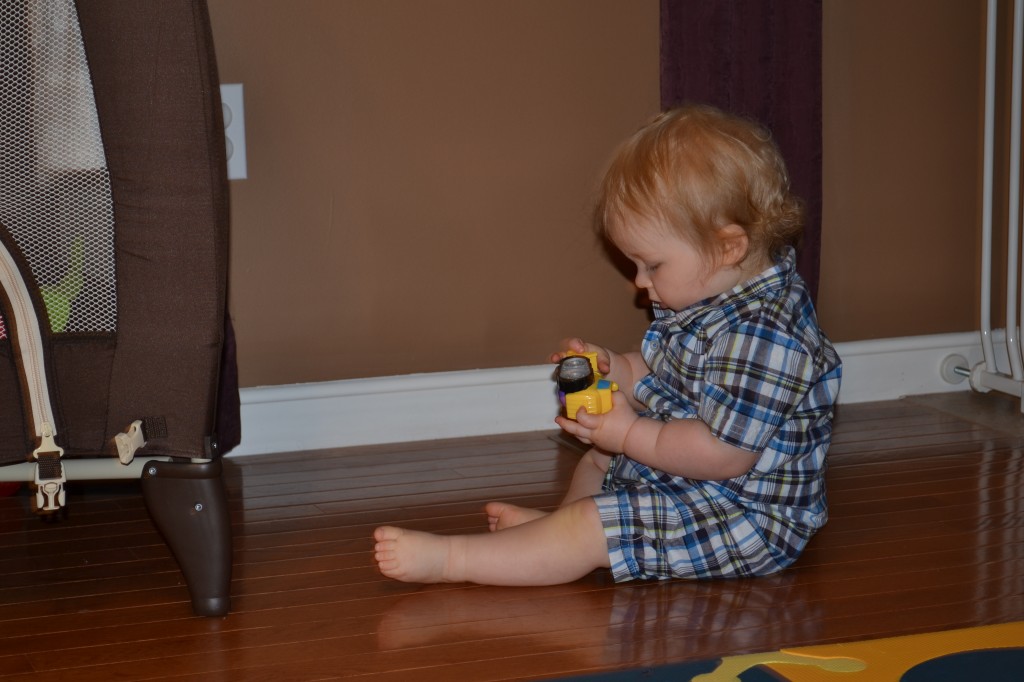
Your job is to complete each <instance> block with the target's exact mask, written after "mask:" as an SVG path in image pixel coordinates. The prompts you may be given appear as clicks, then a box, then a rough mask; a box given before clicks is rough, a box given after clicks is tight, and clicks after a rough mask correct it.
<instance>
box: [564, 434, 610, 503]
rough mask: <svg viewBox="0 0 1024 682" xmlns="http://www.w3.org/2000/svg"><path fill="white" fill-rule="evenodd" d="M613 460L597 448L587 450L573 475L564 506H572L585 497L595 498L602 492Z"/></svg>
mask: <svg viewBox="0 0 1024 682" xmlns="http://www.w3.org/2000/svg"><path fill="white" fill-rule="evenodd" d="M611 461H612V458H611V457H610V456H609V455H606V454H604V453H603V452H601V451H600V450H598V449H597V448H590V449H589V450H587V451H586V452H585V453H584V454H583V457H581V458H580V461H579V462H578V463H577V464H576V470H575V471H574V472H573V474H572V482H571V483H570V484H569V491H568V492H567V493H566V494H565V499H563V500H562V506H565V505H567V504H572V503H573V502H575V501H577V500H582V499H583V498H585V497H593V496H594V495H597V494H598V493H599V492H601V486H602V485H603V484H604V477H605V474H607V473H608V467H609V466H610V464H611Z"/></svg>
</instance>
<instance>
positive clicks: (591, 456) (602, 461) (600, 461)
mask: <svg viewBox="0 0 1024 682" xmlns="http://www.w3.org/2000/svg"><path fill="white" fill-rule="evenodd" d="M580 461H581V463H584V462H585V463H587V464H588V465H590V466H593V467H595V468H596V469H597V470H598V471H600V472H601V473H602V474H606V473H608V467H609V466H611V463H612V458H611V455H606V454H604V453H603V452H601V451H600V450H598V449H597V448H590V449H589V450H587V452H586V453H585V454H584V455H583V458H582V459H581V460H580Z"/></svg>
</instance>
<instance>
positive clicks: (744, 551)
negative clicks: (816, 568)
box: [594, 455, 806, 582]
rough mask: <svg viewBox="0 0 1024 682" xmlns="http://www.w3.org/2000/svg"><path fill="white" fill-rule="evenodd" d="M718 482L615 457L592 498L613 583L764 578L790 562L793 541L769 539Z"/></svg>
mask: <svg viewBox="0 0 1024 682" xmlns="http://www.w3.org/2000/svg"><path fill="white" fill-rule="evenodd" d="M715 485H716V484H715V483H714V482H713V481H693V480H690V479H684V478H679V477H676V476H670V475H668V474H664V473H660V472H656V471H654V470H653V469H650V468H648V467H645V466H643V465H642V464H638V463H637V462H634V461H633V460H631V459H629V458H628V457H625V456H624V455H619V456H617V457H615V459H614V460H613V462H612V465H611V467H609V470H608V474H607V476H606V478H605V483H604V492H602V493H600V494H598V495H596V496H595V497H594V500H595V502H596V503H597V509H598V512H599V513H600V515H601V523H602V525H603V526H604V532H605V537H606V538H607V541H608V556H609V558H610V559H611V571H612V577H613V578H614V579H615V581H616V582H621V581H626V580H636V579H660V580H665V579H669V578H688V579H706V578H726V577H746V576H761V575H769V574H771V573H776V572H778V571H781V570H782V569H783V568H785V567H786V566H788V565H789V564H791V563H792V562H793V560H794V558H795V555H797V554H799V549H797V551H796V552H793V549H795V548H794V547H793V546H792V543H793V538H792V537H788V538H787V542H786V545H787V547H786V548H782V547H779V546H774V545H773V544H770V543H769V542H767V540H766V536H767V535H768V534H766V533H765V532H764V531H763V530H762V529H761V528H760V527H759V526H758V524H756V523H754V521H753V520H752V515H751V514H749V513H748V512H746V511H745V510H743V509H742V508H741V507H739V506H738V505H736V504H734V503H732V502H730V501H729V500H728V499H727V498H726V497H724V496H722V495H720V494H718V493H717V492H716V488H715ZM771 535H772V536H775V533H772V534H771ZM801 540H802V542H801V543H800V544H801V548H802V544H804V543H805V542H806V540H804V539H801Z"/></svg>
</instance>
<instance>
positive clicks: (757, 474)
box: [608, 249, 841, 577]
mask: <svg viewBox="0 0 1024 682" xmlns="http://www.w3.org/2000/svg"><path fill="white" fill-rule="evenodd" d="M642 353H643V357H644V359H645V360H646V362H647V364H648V366H649V367H650V368H651V373H650V374H649V375H648V376H647V377H645V378H644V379H642V380H641V381H640V382H639V383H638V384H637V386H636V388H635V395H636V397H637V399H638V400H640V402H641V403H643V404H644V405H646V406H647V408H648V409H647V411H646V412H645V415H646V416H650V417H654V418H657V419H662V420H666V421H667V420H672V419H700V420H701V421H703V422H704V423H705V424H707V425H708V427H710V429H711V431H712V433H714V434H715V436H716V437H718V438H720V439H721V440H723V441H725V442H726V443H729V444H731V445H734V446H736V447H738V448H742V449H744V450H748V451H750V452H754V453H758V454H760V457H759V459H758V460H757V461H756V463H755V464H754V466H753V467H752V468H751V469H750V470H749V471H748V472H747V473H746V474H744V475H742V476H739V477H737V478H733V479H729V480H723V481H698V480H692V479H686V478H681V477H675V476H671V475H668V474H666V473H664V472H659V471H656V470H652V469H650V468H648V467H645V466H644V465H641V464H639V463H637V462H635V461H632V460H629V458H627V457H622V456H620V457H619V458H618V459H619V460H622V461H619V462H618V463H617V465H616V467H613V469H618V472H616V471H610V472H609V474H610V476H609V480H608V484H609V486H610V487H615V486H614V484H613V483H612V481H613V479H615V478H619V477H621V476H623V475H625V473H626V472H625V469H628V470H629V473H628V478H630V479H633V480H637V479H640V480H646V481H648V483H649V484H652V485H655V486H657V487H658V488H660V489H662V490H674V491H675V495H676V496H677V497H678V501H677V504H675V505H673V506H675V507H677V511H678V512H679V513H680V514H682V516H683V517H684V518H683V519H681V521H682V525H683V526H686V527H689V529H690V530H689V532H691V533H696V534H698V535H703V534H705V533H706V532H707V529H708V528H719V529H721V530H722V532H727V531H726V529H727V528H728V527H730V525H732V526H736V524H735V523H734V522H735V521H736V520H737V517H738V516H741V517H742V518H743V519H744V521H745V522H748V525H746V526H745V527H746V528H748V529H751V530H748V531H745V532H747V533H748V534H749V535H751V536H752V537H750V538H747V539H744V538H740V537H735V536H733V537H730V538H719V539H718V540H720V541H721V542H724V543H725V544H726V545H729V546H732V547H733V548H734V551H730V552H728V554H731V555H732V556H731V557H730V558H728V559H725V557H724V556H723V552H722V551H721V549H720V548H719V549H718V550H716V552H717V554H718V556H717V558H714V559H713V560H712V559H711V557H709V561H710V562H712V563H716V564H720V563H722V561H723V559H725V561H726V563H731V564H732V565H731V566H725V565H717V566H704V567H703V568H702V567H701V566H697V567H695V568H696V570H695V575H694V577H709V576H712V575H730V574H732V575H756V574H759V573H763V572H770V570H769V564H771V565H774V566H777V567H781V566H784V565H787V564H788V563H791V562H792V561H793V560H795V559H796V557H797V556H798V555H799V554H800V552H801V550H802V549H803V547H804V545H805V544H806V542H807V540H808V539H809V538H810V537H811V535H813V533H814V531H815V530H817V529H818V528H820V527H821V526H822V525H824V523H825V521H826V520H827V517H828V510H827V505H826V499H825V480H824V475H825V452H826V450H827V449H828V445H829V441H830V438H831V433H832V412H833V406H834V404H835V401H836V396H837V394H838V392H839V383H840V378H841V364H840V360H839V356H838V355H837V354H836V352H835V349H834V348H833V346H832V344H831V342H830V341H829V340H828V338H827V337H826V336H825V335H824V333H822V332H821V331H820V330H819V329H818V326H817V317H816V315H815V312H814V307H813V305H812V303H811V299H810V296H809V294H808V292H807V289H806V286H805V285H804V282H803V280H802V279H801V278H800V276H799V275H798V274H797V273H796V268H795V253H794V251H793V250H792V249H788V250H787V251H786V253H785V254H784V257H783V258H782V259H781V260H780V261H779V262H778V263H777V264H776V265H774V266H773V267H771V268H769V269H768V270H766V271H764V272H763V273H761V274H760V275H759V276H758V277H756V278H754V279H752V280H750V281H748V282H746V283H744V284H742V285H740V286H739V287H737V288H736V289H733V290H731V291H728V292H725V293H723V294H721V295H720V296H717V297H715V298H712V299H708V300H706V301H702V302H700V303H696V304H694V305H693V306H690V307H688V308H686V309H685V310H683V311H681V312H678V313H677V312H673V311H670V310H656V319H655V321H654V322H653V323H652V324H651V326H650V328H649V329H648V331H647V334H646V335H645V337H644V342H643V347H642ZM620 482H621V481H620ZM730 519H731V521H730ZM697 531H700V532H699V533H697ZM751 531H752V532H751ZM674 532H677V533H680V534H683V533H684V532H685V531H684V529H683V528H677V529H676V530H675V531H674ZM711 532H712V533H714V532H715V531H713V530H712V531H711ZM755 535H756V536H760V537H753V536H755ZM716 542H717V541H716ZM748 542H749V544H750V546H749V547H748V548H747V549H749V550H750V552H751V553H753V554H756V553H757V552H758V551H761V552H762V553H763V548H764V547H767V548H769V552H770V553H771V554H772V557H771V561H770V562H768V563H767V564H765V563H763V562H762V563H761V564H759V562H761V558H758V557H757V556H754V555H752V554H750V553H748V552H747V551H745V549H744V545H747V544H748ZM688 544H689V541H688ZM707 544H708V548H709V553H710V552H711V550H710V548H711V546H712V545H713V544H715V543H714V542H708V543H707ZM755 545H756V546H760V547H761V548H762V550H757V549H755ZM688 551H689V552H690V553H691V556H693V559H695V560H696V559H697V557H696V554H699V553H700V550H698V549H697V548H696V547H693V546H690V547H689V548H688ZM744 562H748V564H747V565H742V564H743V563H744ZM696 563H700V560H697V561H696ZM704 569H706V570H704ZM775 570H777V569H775ZM677 573H678V571H677Z"/></svg>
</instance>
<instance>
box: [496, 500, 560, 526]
mask: <svg viewBox="0 0 1024 682" xmlns="http://www.w3.org/2000/svg"><path fill="white" fill-rule="evenodd" d="M484 511H486V512H487V527H488V528H490V529H491V530H492V531H495V530H504V529H505V528H513V527H515V526H519V525H522V524H524V523H527V522H528V521H535V520H536V519H540V518H544V517H545V516H547V515H548V512H544V511H541V510H539V509H530V508H529V507H517V506H516V505H514V504H508V503H507V502H488V503H487V505H486V506H485V507H484Z"/></svg>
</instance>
